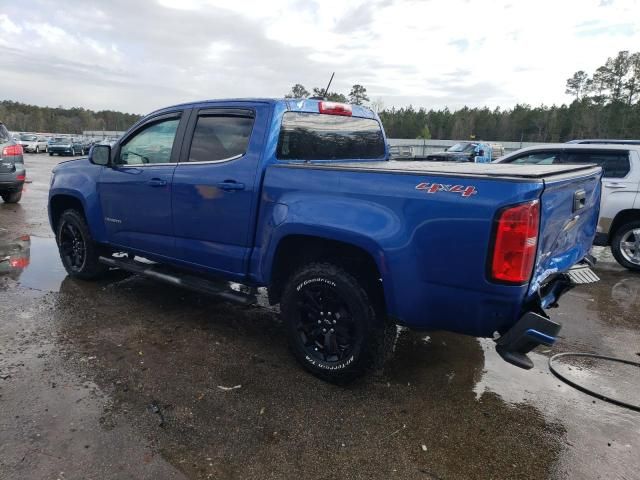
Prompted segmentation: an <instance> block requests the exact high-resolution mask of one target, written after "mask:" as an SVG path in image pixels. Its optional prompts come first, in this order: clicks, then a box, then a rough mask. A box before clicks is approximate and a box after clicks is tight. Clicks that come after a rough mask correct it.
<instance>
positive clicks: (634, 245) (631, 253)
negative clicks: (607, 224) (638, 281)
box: [611, 221, 640, 272]
mask: <svg viewBox="0 0 640 480" xmlns="http://www.w3.org/2000/svg"><path fill="white" fill-rule="evenodd" d="M611 253H613V256H614V257H615V259H616V260H617V261H618V263H619V264H620V265H622V266H623V267H625V268H628V269H629V270H634V271H637V272H638V271H640V221H635V222H629V223H625V224H624V225H622V226H621V227H620V228H618V230H616V233H615V234H614V235H613V238H612V239H611Z"/></svg>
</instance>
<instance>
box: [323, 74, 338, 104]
mask: <svg viewBox="0 0 640 480" xmlns="http://www.w3.org/2000/svg"><path fill="white" fill-rule="evenodd" d="M335 74H336V72H332V73H331V78H330V79H329V83H328V84H327V88H325V89H324V93H323V94H322V96H323V97H325V98H326V97H327V93H328V92H329V87H330V86H331V82H333V76H334V75H335Z"/></svg>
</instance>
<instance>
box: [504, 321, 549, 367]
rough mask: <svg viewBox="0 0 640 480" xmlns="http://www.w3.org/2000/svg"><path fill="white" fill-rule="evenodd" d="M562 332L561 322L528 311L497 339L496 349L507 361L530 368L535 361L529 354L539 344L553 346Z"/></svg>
mask: <svg viewBox="0 0 640 480" xmlns="http://www.w3.org/2000/svg"><path fill="white" fill-rule="evenodd" d="M558 332H560V324H559V323H556V322H554V321H553V320H550V319H549V318H548V317H546V316H542V315H540V314H538V313H534V312H527V313H525V314H524V315H523V316H522V317H521V318H520V320H518V322H517V323H516V324H515V325H514V326H513V327H511V329H510V330H509V331H508V332H507V333H505V334H504V335H502V336H501V337H500V338H498V340H496V351H497V352H498V353H499V354H500V356H501V357H502V358H503V360H505V361H506V362H509V363H511V364H512V365H515V366H516V367H520V368H524V369H527V370H529V369H530V368H531V367H533V362H532V361H531V359H530V358H529V357H528V356H527V353H529V352H530V351H531V350H533V349H534V348H536V347H537V346H538V345H546V346H551V345H553V344H554V343H555V341H556V337H557V336H558Z"/></svg>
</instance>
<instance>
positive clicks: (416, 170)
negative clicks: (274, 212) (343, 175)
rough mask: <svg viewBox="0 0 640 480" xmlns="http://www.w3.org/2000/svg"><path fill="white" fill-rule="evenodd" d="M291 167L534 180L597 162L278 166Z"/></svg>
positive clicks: (572, 170)
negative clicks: (571, 163)
mask: <svg viewBox="0 0 640 480" xmlns="http://www.w3.org/2000/svg"><path fill="white" fill-rule="evenodd" d="M275 166H278V167H288V168H313V169H323V170H348V171H365V172H372V173H401V174H405V175H406V174H414V175H436V176H456V177H458V176H460V177H475V178H498V179H504V180H525V181H531V180H536V179H540V180H542V179H544V178H547V177H555V176H560V175H563V174H566V173H574V172H578V171H584V173H585V174H588V173H590V172H589V171H590V170H592V169H594V168H599V167H597V165H590V164H585V165H522V164H513V163H508V164H507V163H457V162H421V161H401V160H400V161H399V160H389V161H375V162H307V163H287V164H278V165H275Z"/></svg>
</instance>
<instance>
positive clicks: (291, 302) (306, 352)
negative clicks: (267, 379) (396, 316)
mask: <svg viewBox="0 0 640 480" xmlns="http://www.w3.org/2000/svg"><path fill="white" fill-rule="evenodd" d="M280 310H281V312H282V318H283V320H284V323H285V328H286V332H287V338H288V341H289V345H290V348H291V350H292V351H293V354H294V355H295V357H296V358H297V360H298V361H299V362H300V363H301V364H302V365H303V366H304V368H306V369H307V370H309V371H310V372H311V373H313V374H314V375H315V376H317V377H319V378H321V379H323V380H325V381H328V382H332V383H338V384H344V383H348V382H350V381H352V380H354V379H355V378H357V377H359V376H360V375H362V374H363V373H364V372H365V371H366V370H369V369H372V368H375V367H378V366H381V365H382V364H383V362H384V360H385V359H386V357H387V356H388V353H389V352H390V350H391V347H392V345H393V340H394V338H395V334H396V328H395V325H391V324H389V323H387V322H386V319H385V318H383V314H382V312H376V309H375V308H374V307H373V305H372V302H371V300H370V298H369V295H368V293H367V291H366V289H365V288H364V287H363V285H362V284H361V283H360V282H359V281H358V280H357V279H356V278H355V277H354V276H352V275H351V274H350V273H348V272H347V271H346V270H344V269H342V268H341V267H340V266H338V265H334V264H330V263H311V264H308V265H305V266H304V267H302V268H301V269H300V270H298V271H297V272H296V273H295V274H294V275H292V276H291V278H290V279H289V280H288V282H287V284H286V285H285V288H284V291H283V294H282V298H281V302H280Z"/></svg>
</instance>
